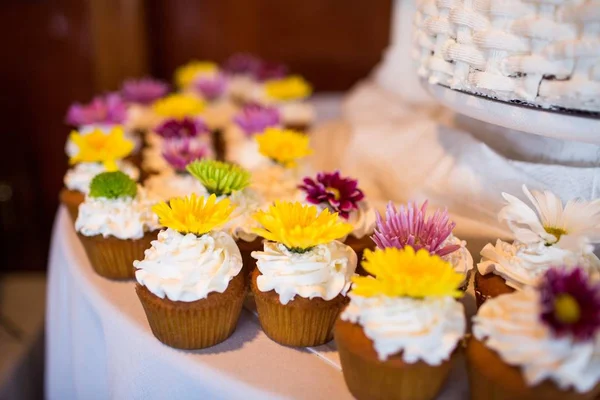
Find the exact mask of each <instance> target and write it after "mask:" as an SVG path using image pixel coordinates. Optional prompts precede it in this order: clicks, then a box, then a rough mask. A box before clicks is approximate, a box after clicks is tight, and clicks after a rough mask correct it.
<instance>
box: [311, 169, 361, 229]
mask: <svg viewBox="0 0 600 400" xmlns="http://www.w3.org/2000/svg"><path fill="white" fill-rule="evenodd" d="M303 182H304V184H303V185H300V186H299V188H300V189H302V190H304V191H305V192H306V200H307V201H308V202H309V203H312V204H322V205H325V206H327V207H328V208H330V209H332V210H333V211H335V212H337V213H339V215H340V217H342V218H345V219H348V217H349V216H350V212H351V211H352V210H356V209H358V202H359V201H361V200H362V199H364V197H365V195H364V193H363V192H362V190H360V189H359V188H358V181H357V180H355V179H352V178H343V177H341V176H340V171H335V172H334V173H329V172H320V173H318V174H317V179H312V178H304V180H303Z"/></svg>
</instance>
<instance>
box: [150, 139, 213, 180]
mask: <svg viewBox="0 0 600 400" xmlns="http://www.w3.org/2000/svg"><path fill="white" fill-rule="evenodd" d="M162 156H163V157H164V159H165V160H166V161H167V162H168V163H169V165H170V166H171V167H173V169H174V170H175V171H178V172H185V167H187V165H188V164H189V163H191V162H192V161H196V160H200V159H203V158H207V157H212V151H211V149H210V148H209V146H208V144H206V143H203V142H201V141H199V140H193V139H190V138H185V139H170V140H165V141H164V143H163V145H162Z"/></svg>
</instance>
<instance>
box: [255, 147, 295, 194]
mask: <svg viewBox="0 0 600 400" xmlns="http://www.w3.org/2000/svg"><path fill="white" fill-rule="evenodd" d="M263 159H264V157H263ZM299 182H300V172H299V170H298V169H297V168H284V167H282V166H281V165H278V164H274V163H272V162H268V164H265V165H264V166H262V167H259V168H257V169H255V170H254V171H252V184H251V187H252V189H254V190H256V191H257V192H258V193H259V194H260V195H261V196H262V197H263V198H264V199H265V201H266V202H269V203H272V202H274V201H276V200H281V201H293V200H295V199H297V198H298V196H299V195H300V193H301V192H300V189H298V185H299Z"/></svg>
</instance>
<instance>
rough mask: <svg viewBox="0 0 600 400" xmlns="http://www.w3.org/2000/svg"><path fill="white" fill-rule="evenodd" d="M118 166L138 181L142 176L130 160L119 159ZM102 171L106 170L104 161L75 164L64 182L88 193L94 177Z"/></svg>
mask: <svg viewBox="0 0 600 400" xmlns="http://www.w3.org/2000/svg"><path fill="white" fill-rule="evenodd" d="M117 167H119V170H120V171H123V172H124V173H126V174H127V175H129V177H130V178H131V179H133V180H134V181H137V180H138V179H139V177H140V171H139V170H138V169H137V168H136V167H135V166H134V165H133V164H131V163H130V162H127V161H117ZM102 172H106V169H105V168H104V165H103V164H102V163H79V164H75V166H74V167H73V168H70V169H69V170H68V171H67V173H66V174H65V177H64V179H63V182H64V184H65V187H66V188H67V189H69V190H76V191H78V192H81V193H85V194H87V193H88V192H89V191H90V183H91V182H92V179H93V178H94V177H95V176H96V175H98V174H100V173H102Z"/></svg>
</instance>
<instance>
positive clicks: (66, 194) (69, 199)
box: [59, 188, 85, 223]
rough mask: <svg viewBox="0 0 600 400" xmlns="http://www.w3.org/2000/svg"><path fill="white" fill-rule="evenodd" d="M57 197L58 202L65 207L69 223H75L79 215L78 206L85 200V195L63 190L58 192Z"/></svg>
mask: <svg viewBox="0 0 600 400" xmlns="http://www.w3.org/2000/svg"><path fill="white" fill-rule="evenodd" d="M59 197H60V202H61V203H62V204H64V205H65V207H67V211H68V212H69V216H70V217H71V222H72V223H75V221H77V215H78V214H79V205H80V204H81V203H83V201H84V200H85V195H84V194H83V193H81V192H78V191H76V190H69V189H67V188H63V189H62V190H61V191H60V195H59Z"/></svg>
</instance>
